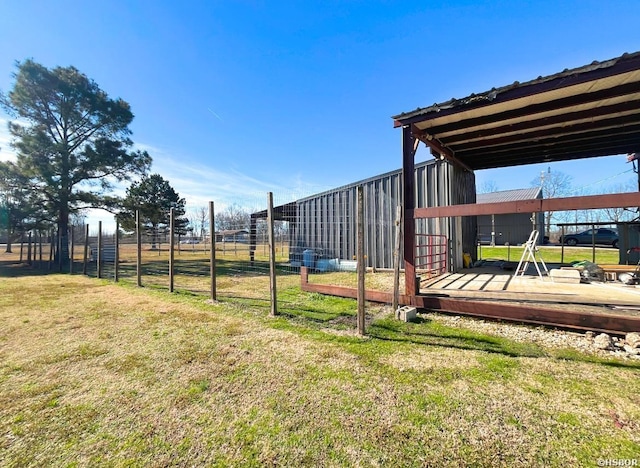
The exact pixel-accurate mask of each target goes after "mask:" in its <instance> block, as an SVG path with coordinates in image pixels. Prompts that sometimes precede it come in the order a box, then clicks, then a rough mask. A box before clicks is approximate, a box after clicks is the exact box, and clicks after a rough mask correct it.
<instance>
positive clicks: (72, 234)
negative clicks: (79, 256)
mask: <svg viewBox="0 0 640 468" xmlns="http://www.w3.org/2000/svg"><path fill="white" fill-rule="evenodd" d="M75 245H76V230H75V227H74V226H72V227H71V252H69V274H70V275H71V274H73V254H74V250H75Z"/></svg>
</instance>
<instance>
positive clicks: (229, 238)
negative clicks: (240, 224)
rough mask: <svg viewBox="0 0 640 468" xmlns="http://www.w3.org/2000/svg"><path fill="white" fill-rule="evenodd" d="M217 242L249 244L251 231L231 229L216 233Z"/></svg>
mask: <svg viewBox="0 0 640 468" xmlns="http://www.w3.org/2000/svg"><path fill="white" fill-rule="evenodd" d="M216 242H242V243H245V244H246V243H248V242H249V231H247V230H246V229H231V230H228V231H218V232H216Z"/></svg>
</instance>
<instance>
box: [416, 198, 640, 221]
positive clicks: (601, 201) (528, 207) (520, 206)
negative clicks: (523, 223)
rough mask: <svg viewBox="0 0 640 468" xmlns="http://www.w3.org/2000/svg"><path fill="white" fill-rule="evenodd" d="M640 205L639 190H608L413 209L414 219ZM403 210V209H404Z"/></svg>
mask: <svg viewBox="0 0 640 468" xmlns="http://www.w3.org/2000/svg"><path fill="white" fill-rule="evenodd" d="M632 206H633V207H635V206H640V192H630V193H610V194H606V195H587V196H582V197H567V198H548V199H535V200H520V201H510V202H497V203H476V204H467V205H451V206H435V207H432V208H415V209H414V210H413V212H412V213H411V214H413V216H414V218H416V219H423V218H446V217H450V216H479V215H490V214H510V213H539V212H542V211H569V210H592V209H599V208H627V207H632ZM405 213H406V210H405Z"/></svg>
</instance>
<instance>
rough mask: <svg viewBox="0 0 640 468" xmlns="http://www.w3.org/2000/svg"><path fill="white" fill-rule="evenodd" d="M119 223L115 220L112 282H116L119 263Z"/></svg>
mask: <svg viewBox="0 0 640 468" xmlns="http://www.w3.org/2000/svg"><path fill="white" fill-rule="evenodd" d="M119 233H120V223H119V222H118V220H117V219H116V238H115V244H116V245H115V252H114V255H113V281H115V282H116V283H117V282H118V266H119V263H120V236H119Z"/></svg>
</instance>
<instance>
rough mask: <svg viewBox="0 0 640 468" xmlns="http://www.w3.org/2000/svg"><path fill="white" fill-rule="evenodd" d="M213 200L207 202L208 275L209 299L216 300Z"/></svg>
mask: <svg viewBox="0 0 640 468" xmlns="http://www.w3.org/2000/svg"><path fill="white" fill-rule="evenodd" d="M215 226H216V225H215V213H214V211H213V202H212V201H210V202H209V237H210V238H211V258H210V259H209V276H210V277H211V300H212V301H215V300H217V296H218V292H217V291H216V228H215Z"/></svg>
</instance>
